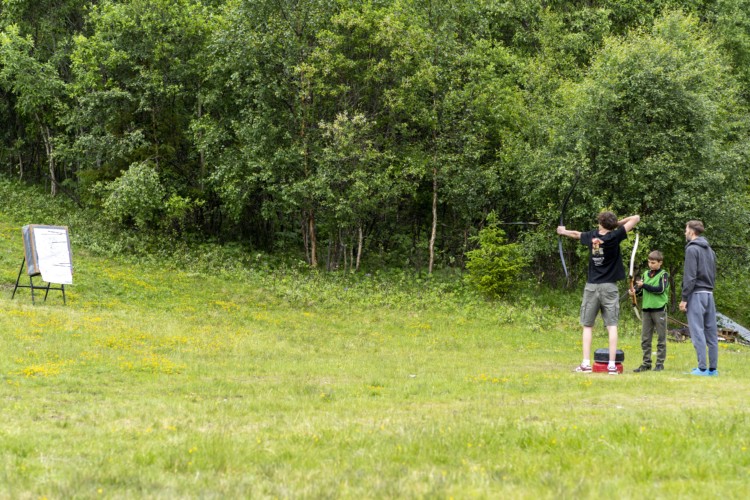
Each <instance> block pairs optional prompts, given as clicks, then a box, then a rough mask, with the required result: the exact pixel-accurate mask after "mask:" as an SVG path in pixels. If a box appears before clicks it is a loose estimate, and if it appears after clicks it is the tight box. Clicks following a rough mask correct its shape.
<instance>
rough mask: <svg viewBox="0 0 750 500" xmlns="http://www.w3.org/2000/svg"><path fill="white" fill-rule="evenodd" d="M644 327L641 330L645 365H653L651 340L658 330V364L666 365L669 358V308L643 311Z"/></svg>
mask: <svg viewBox="0 0 750 500" xmlns="http://www.w3.org/2000/svg"><path fill="white" fill-rule="evenodd" d="M642 312H643V314H642V316H643V329H642V330H641V349H643V365H644V366H649V367H650V366H651V350H652V347H651V342H652V339H653V338H654V330H656V335H657V339H658V340H657V343H656V364H657V365H662V366H664V360H665V359H667V310H666V308H665V309H664V310H662V311H642Z"/></svg>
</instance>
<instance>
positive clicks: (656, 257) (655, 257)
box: [648, 250, 664, 262]
mask: <svg viewBox="0 0 750 500" xmlns="http://www.w3.org/2000/svg"><path fill="white" fill-rule="evenodd" d="M648 260H658V261H659V262H664V256H663V255H662V254H661V252H660V251H659V250H654V251H652V252H651V253H650V254H648Z"/></svg>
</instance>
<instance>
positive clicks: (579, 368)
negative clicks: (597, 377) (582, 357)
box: [574, 365, 591, 373]
mask: <svg viewBox="0 0 750 500" xmlns="http://www.w3.org/2000/svg"><path fill="white" fill-rule="evenodd" d="M574 371H575V372H576V373H591V365H578V366H577V367H576V369H575V370H574Z"/></svg>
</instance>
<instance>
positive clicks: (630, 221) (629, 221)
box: [617, 215, 641, 232]
mask: <svg viewBox="0 0 750 500" xmlns="http://www.w3.org/2000/svg"><path fill="white" fill-rule="evenodd" d="M640 221H641V216H640V215H631V216H630V217H625V218H624V219H622V220H618V221H617V225H618V226H623V227H624V228H625V231H626V232H630V231H631V230H632V229H633V228H634V227H635V226H636V224H638V223H639V222H640Z"/></svg>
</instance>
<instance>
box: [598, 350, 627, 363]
mask: <svg viewBox="0 0 750 500" xmlns="http://www.w3.org/2000/svg"><path fill="white" fill-rule="evenodd" d="M623 361H625V353H624V352H622V351H621V350H620V349H617V352H615V363H622V362H623ZM594 362H595V363H609V349H597V350H596V351H594Z"/></svg>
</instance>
